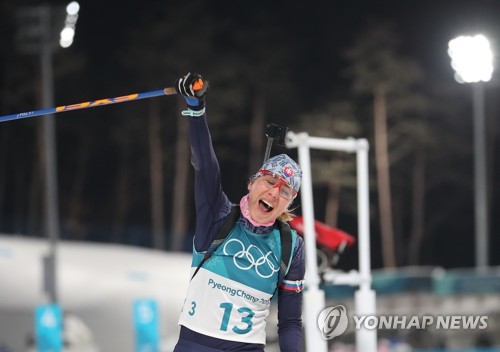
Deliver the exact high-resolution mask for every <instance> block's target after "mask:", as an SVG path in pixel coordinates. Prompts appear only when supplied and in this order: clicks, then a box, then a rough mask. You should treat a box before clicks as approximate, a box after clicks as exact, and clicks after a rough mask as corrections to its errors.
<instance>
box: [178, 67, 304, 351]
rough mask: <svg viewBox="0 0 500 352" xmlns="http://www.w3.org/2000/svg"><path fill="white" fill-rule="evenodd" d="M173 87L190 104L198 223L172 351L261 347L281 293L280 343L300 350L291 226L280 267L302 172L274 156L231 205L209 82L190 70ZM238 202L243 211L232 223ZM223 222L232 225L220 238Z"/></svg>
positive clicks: (298, 267) (299, 286) (298, 263)
mask: <svg viewBox="0 0 500 352" xmlns="http://www.w3.org/2000/svg"><path fill="white" fill-rule="evenodd" d="M175 87H176V90H177V93H178V94H180V95H182V96H183V97H184V98H185V100H186V102H187V109H186V110H185V111H183V112H182V115H183V116H187V117H188V118H189V139H190V143H191V153H192V156H191V164H192V165H193V167H194V170H195V192H194V193H195V203H196V224H195V235H194V240H193V261H192V268H191V269H192V273H191V275H192V277H191V281H190V284H189V287H188V292H187V296H186V300H185V302H184V306H183V308H182V312H181V316H180V319H179V324H180V325H181V329H180V335H179V340H178V342H177V345H176V347H175V349H174V351H175V352H187V351H190V352H191V351H207V352H209V351H252V352H262V351H264V346H265V343H266V318H267V316H268V315H269V308H270V302H271V298H272V297H273V296H276V295H277V302H278V334H279V344H280V349H281V351H284V352H301V351H302V350H303V337H302V290H303V287H304V280H303V278H304V274H305V263H304V244H303V240H302V238H301V237H300V236H298V235H297V233H296V232H295V231H294V230H289V231H290V232H289V234H290V241H289V242H291V245H290V246H289V248H290V254H289V255H288V257H290V258H291V259H290V261H289V262H288V263H287V264H285V265H283V262H282V261H281V262H280V258H281V259H283V256H282V249H283V246H284V244H283V242H284V241H283V240H282V239H281V237H280V236H282V234H281V232H280V229H281V228H283V227H286V226H288V225H286V222H287V221H289V220H291V219H292V214H291V213H290V210H289V209H290V207H291V205H292V203H293V201H294V199H295V198H296V197H297V193H298V191H299V188H300V183H301V177H302V172H301V170H300V168H299V166H298V165H297V163H296V162H295V161H293V160H292V159H291V158H290V157H289V156H288V155H286V154H280V155H276V156H274V157H272V158H270V159H268V160H267V161H265V162H264V164H263V165H262V167H261V168H260V169H259V170H257V172H256V173H255V174H254V175H252V176H251V177H250V180H249V182H248V185H247V189H248V193H247V194H245V195H244V196H243V197H242V198H241V200H240V201H239V207H238V205H233V204H232V203H231V201H230V200H229V199H228V197H227V196H226V194H225V193H224V191H223V189H222V185H221V178H222V176H224V177H232V175H229V174H228V175H221V170H220V168H219V163H218V161H217V157H216V155H215V152H214V149H213V146H212V141H211V136H210V132H209V128H208V124H207V115H206V110H205V109H206V107H205V96H206V92H207V90H208V82H207V81H205V80H204V79H203V77H202V76H200V75H199V74H196V73H188V74H187V75H185V76H184V77H182V78H180V79H178V80H177V81H176V83H175ZM235 207H236V208H237V210H238V213H236V214H237V217H236V218H235V221H234V223H231V222H230V221H229V220H228V218H230V215H231V214H233V211H234V208H235ZM225 224H230V225H229V226H230V230H229V231H228V234H227V235H226V236H225V237H224V238H222V239H218V238H220V235H219V233H220V232H221V228H222V227H223V226H224V225H225ZM226 227H228V226H227V225H226ZM218 235H219V237H218ZM214 240H215V242H214ZM285 257H286V256H285ZM280 265H281V266H282V267H284V270H283V271H284V273H283V275H281V272H280Z"/></svg>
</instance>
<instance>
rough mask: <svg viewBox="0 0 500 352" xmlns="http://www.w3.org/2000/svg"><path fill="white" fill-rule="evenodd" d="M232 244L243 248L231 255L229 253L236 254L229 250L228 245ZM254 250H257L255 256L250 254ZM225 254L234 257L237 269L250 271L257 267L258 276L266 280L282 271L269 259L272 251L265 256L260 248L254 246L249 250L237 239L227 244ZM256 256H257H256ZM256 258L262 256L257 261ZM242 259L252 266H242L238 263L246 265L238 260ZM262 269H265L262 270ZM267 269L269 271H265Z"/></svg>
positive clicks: (249, 247) (254, 252)
mask: <svg viewBox="0 0 500 352" xmlns="http://www.w3.org/2000/svg"><path fill="white" fill-rule="evenodd" d="M231 242H236V243H237V244H238V245H237V246H238V247H241V249H240V250H239V251H237V252H236V253H234V254H230V253H229V252H234V251H229V250H228V245H229V244H230V243H231ZM252 248H255V250H254V251H253V254H252V253H250V251H251V250H252ZM237 249H239V248H237ZM224 254H225V255H232V256H233V262H234V265H236V267H237V268H239V269H241V270H249V269H251V268H253V267H255V272H256V273H257V275H259V276H260V277H262V278H264V279H267V278H269V277H271V276H273V274H274V273H276V272H278V271H279V270H280V269H279V267H278V268H276V266H275V265H274V263H273V262H272V261H271V260H270V259H269V256H270V255H271V254H272V251H269V252H267V253H266V254H264V253H263V252H262V251H261V250H260V249H259V247H257V246H255V245H253V244H251V245H250V246H248V248H245V245H244V244H243V242H241V241H240V240H237V239H236V238H232V239H230V240H229V241H227V242H226V244H225V245H224ZM254 254H255V256H254ZM256 256H260V257H259V259H257V260H255V257H256ZM242 258H244V259H246V260H247V261H248V262H249V263H250V264H249V265H246V266H245V265H242V264H241V263H238V262H243V263H244V260H243V261H242V260H238V259H242ZM262 267H263V268H264V269H260V268H262ZM266 268H267V270H265V269H266ZM262 271H265V272H264V273H263V272H262ZM268 271H269V273H268V274H266V272H268Z"/></svg>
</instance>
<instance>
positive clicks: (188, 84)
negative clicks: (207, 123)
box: [175, 72, 209, 110]
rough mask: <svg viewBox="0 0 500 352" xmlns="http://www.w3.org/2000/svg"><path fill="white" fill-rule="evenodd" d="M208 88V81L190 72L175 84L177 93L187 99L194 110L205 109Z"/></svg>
mask: <svg viewBox="0 0 500 352" xmlns="http://www.w3.org/2000/svg"><path fill="white" fill-rule="evenodd" d="M208 87H209V83H208V81H205V80H204V79H203V77H202V76H201V75H200V74H198V73H191V72H189V73H188V74H187V75H185V76H184V77H181V78H179V79H178V80H177V82H175V91H176V92H177V94H179V95H182V96H183V97H184V99H186V102H187V105H188V107H189V108H190V109H192V110H201V109H203V107H204V106H205V99H204V97H205V94H206V93H207V90H208Z"/></svg>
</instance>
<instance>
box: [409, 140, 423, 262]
mask: <svg viewBox="0 0 500 352" xmlns="http://www.w3.org/2000/svg"><path fill="white" fill-rule="evenodd" d="M412 213H413V216H412V220H413V223H412V229H411V236H410V242H409V247H408V259H409V264H410V265H419V264H420V250H421V248H422V240H423V238H424V222H425V220H424V217H425V150H424V147H423V146H421V145H419V146H418V147H417V149H416V155H415V165H414V168H413V209H412Z"/></svg>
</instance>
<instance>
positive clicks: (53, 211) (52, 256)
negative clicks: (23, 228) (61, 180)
mask: <svg viewBox="0 0 500 352" xmlns="http://www.w3.org/2000/svg"><path fill="white" fill-rule="evenodd" d="M50 22H51V13H50V7H49V6H41V7H40V24H41V26H40V27H41V30H42V33H41V46H40V47H41V49H40V50H41V51H40V56H41V72H42V105H43V107H44V108H48V107H51V106H53V105H54V84H53V72H52V47H51V38H50ZM55 129H56V126H55V120H54V115H53V114H51V115H47V116H45V117H44V118H43V139H44V141H43V143H44V155H45V170H44V171H45V229H46V233H47V236H48V238H49V254H48V257H47V259H46V266H47V267H46V268H45V270H46V281H47V282H46V286H47V287H46V290H47V293H48V296H49V300H50V301H51V302H52V303H57V301H58V295H57V275H56V271H57V270H56V267H57V265H56V264H57V260H56V258H57V253H56V245H57V241H58V239H59V211H58V190H57V158H56V133H55Z"/></svg>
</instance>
